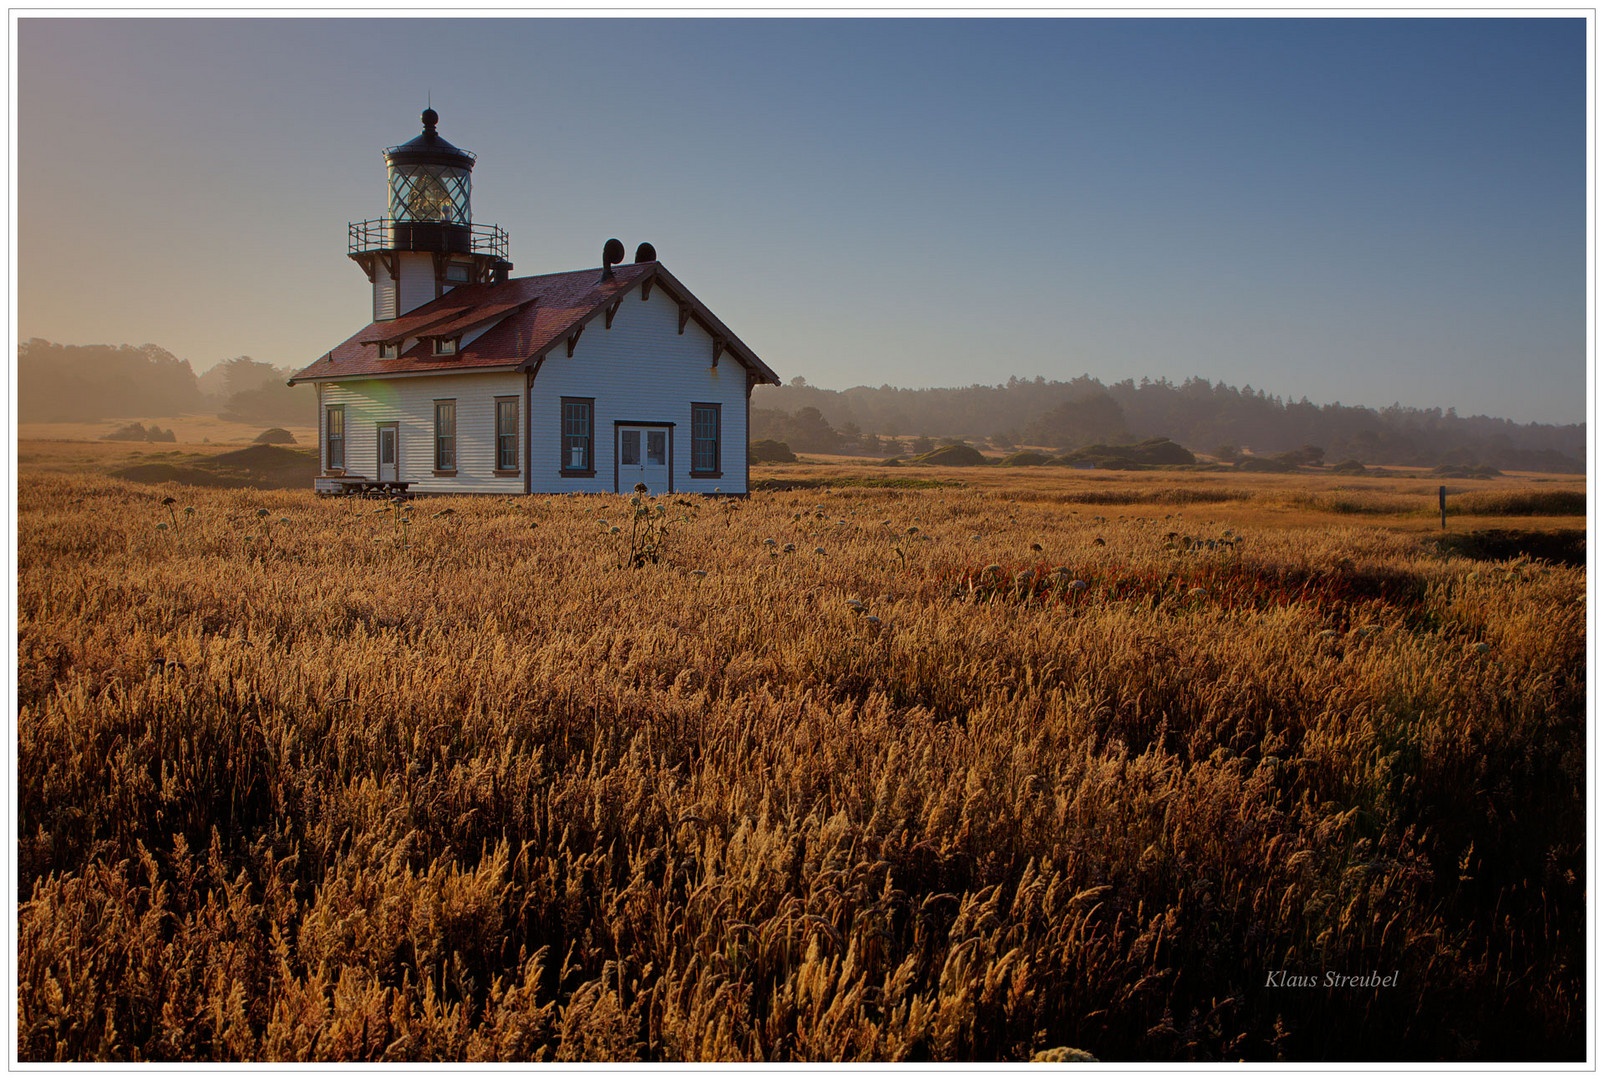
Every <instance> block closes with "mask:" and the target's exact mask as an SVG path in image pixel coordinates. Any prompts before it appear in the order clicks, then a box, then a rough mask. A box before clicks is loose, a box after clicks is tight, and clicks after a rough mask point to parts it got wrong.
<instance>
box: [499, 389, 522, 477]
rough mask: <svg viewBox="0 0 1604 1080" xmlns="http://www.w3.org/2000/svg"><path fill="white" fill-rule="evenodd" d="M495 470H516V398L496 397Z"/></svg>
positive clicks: (507, 471)
mask: <svg viewBox="0 0 1604 1080" xmlns="http://www.w3.org/2000/svg"><path fill="white" fill-rule="evenodd" d="M496 471H497V472H498V473H516V472H517V471H518V399H517V398H508V397H501V398H497V399H496Z"/></svg>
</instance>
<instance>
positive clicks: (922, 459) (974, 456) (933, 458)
mask: <svg viewBox="0 0 1604 1080" xmlns="http://www.w3.org/2000/svg"><path fill="white" fill-rule="evenodd" d="M912 461H913V464H915V465H949V466H950V465H962V466H968V465H984V464H986V455H985V454H982V453H981V452H980V451H979V450H976V449H975V448H974V447H973V446H966V445H965V444H963V443H950V444H949V445H947V446H943V447H940V448H939V449H936V450H931V451H930V452H929V453H925V454H920V455H919V456H918V457H916V458H913V459H912Z"/></svg>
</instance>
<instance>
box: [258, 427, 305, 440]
mask: <svg viewBox="0 0 1604 1080" xmlns="http://www.w3.org/2000/svg"><path fill="white" fill-rule="evenodd" d="M251 441H252V442H258V443H273V444H277V443H290V444H293V443H294V442H295V436H294V435H291V434H290V433H289V432H288V431H286V430H285V429H283V428H281V427H270V428H268V429H267V430H266V431H264V432H262V433H261V434H260V435H258V436H257V437H256V438H254V439H252V440H251Z"/></svg>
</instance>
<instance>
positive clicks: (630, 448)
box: [618, 427, 669, 495]
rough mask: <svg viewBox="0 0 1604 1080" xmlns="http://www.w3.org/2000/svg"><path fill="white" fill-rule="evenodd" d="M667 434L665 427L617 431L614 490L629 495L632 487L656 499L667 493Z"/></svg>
mask: <svg viewBox="0 0 1604 1080" xmlns="http://www.w3.org/2000/svg"><path fill="white" fill-rule="evenodd" d="M668 431H669V429H668V428H666V427H620V428H619V429H618V490H619V491H624V492H627V491H633V490H635V485H636V484H645V485H646V490H647V491H649V492H650V493H652V494H653V495H660V494H662V493H663V492H665V491H668V490H669V477H668Z"/></svg>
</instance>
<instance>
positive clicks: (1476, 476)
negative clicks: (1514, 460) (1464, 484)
mask: <svg viewBox="0 0 1604 1080" xmlns="http://www.w3.org/2000/svg"><path fill="white" fill-rule="evenodd" d="M1431 475H1433V476H1441V477H1444V478H1445V479H1448V480H1491V479H1492V478H1493V477H1495V476H1503V475H1504V474H1503V473H1501V472H1499V471H1498V470H1497V469H1495V468H1493V467H1492V466H1491V465H1439V466H1437V467H1436V468H1435V469H1433V470H1431Z"/></svg>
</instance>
